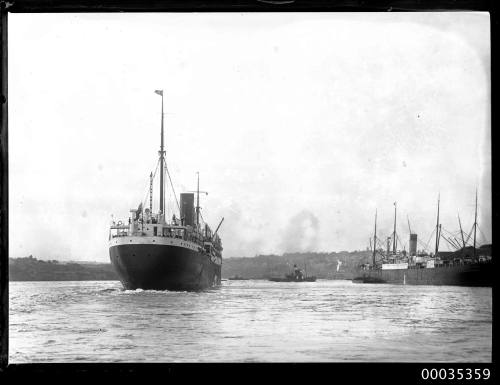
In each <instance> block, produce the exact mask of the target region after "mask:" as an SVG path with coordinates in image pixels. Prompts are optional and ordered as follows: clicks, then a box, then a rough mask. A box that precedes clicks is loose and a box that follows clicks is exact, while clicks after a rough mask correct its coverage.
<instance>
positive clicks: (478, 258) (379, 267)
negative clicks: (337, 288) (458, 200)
mask: <svg viewBox="0 0 500 385" xmlns="http://www.w3.org/2000/svg"><path fill="white" fill-rule="evenodd" d="M459 224H460V234H461V242H460V241H459V240H458V239H456V238H454V237H452V236H448V237H446V236H443V235H442V234H441V231H442V228H441V224H440V223H439V199H438V214H437V224H436V230H435V231H436V242H435V252H434V255H432V254H426V253H420V254H417V234H412V233H411V229H410V247H409V253H408V255H407V254H406V252H397V251H396V240H397V235H396V204H395V208H394V233H393V236H392V241H393V242H392V243H393V249H392V253H391V250H390V244H391V242H390V241H391V238H390V237H389V238H388V239H387V251H386V253H385V254H384V253H383V252H382V250H381V249H377V247H376V244H377V214H376V213H375V231H374V236H373V240H374V242H373V256H372V263H371V264H363V265H362V266H360V267H359V268H358V269H357V270H356V272H355V275H354V278H353V280H352V281H353V282H355V283H390V284H401V285H453V286H483V287H491V286H492V282H493V269H492V261H491V251H492V249H491V245H483V246H481V247H480V248H479V249H477V248H476V228H477V192H476V210H475V217H474V226H473V231H474V238H473V245H472V246H470V245H468V244H467V242H468V240H469V238H470V235H471V234H469V236H468V237H467V241H466V240H465V237H464V233H463V231H462V225H461V223H460V217H459ZM441 238H443V239H445V240H446V241H447V242H448V243H450V244H451V245H452V246H454V248H456V251H454V252H441V251H439V241H440V239H441ZM377 256H378V257H381V258H379V260H377Z"/></svg>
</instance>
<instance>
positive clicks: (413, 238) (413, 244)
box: [410, 234, 417, 256]
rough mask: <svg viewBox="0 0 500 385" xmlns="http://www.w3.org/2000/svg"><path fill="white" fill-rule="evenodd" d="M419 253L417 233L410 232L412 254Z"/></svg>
mask: <svg viewBox="0 0 500 385" xmlns="http://www.w3.org/2000/svg"><path fill="white" fill-rule="evenodd" d="M414 255H417V234H410V256H414Z"/></svg>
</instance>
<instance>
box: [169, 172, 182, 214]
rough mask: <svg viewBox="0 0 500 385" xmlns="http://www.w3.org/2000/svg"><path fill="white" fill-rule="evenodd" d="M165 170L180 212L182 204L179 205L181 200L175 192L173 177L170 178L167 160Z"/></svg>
mask: <svg viewBox="0 0 500 385" xmlns="http://www.w3.org/2000/svg"><path fill="white" fill-rule="evenodd" d="M165 170H166V171H167V175H168V180H169V181H170V186H171V187H172V191H173V193H174V197H175V202H176V203H177V208H178V209H179V213H180V212H181V206H180V205H179V200H178V199H177V194H176V193H175V189H174V184H173V183H172V178H170V172H169V171H168V167H167V162H165ZM179 215H180V214H179Z"/></svg>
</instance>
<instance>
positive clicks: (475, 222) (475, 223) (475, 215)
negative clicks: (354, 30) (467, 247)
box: [474, 188, 477, 259]
mask: <svg viewBox="0 0 500 385" xmlns="http://www.w3.org/2000/svg"><path fill="white" fill-rule="evenodd" d="M476 227H477V188H476V209H475V212H474V259H476Z"/></svg>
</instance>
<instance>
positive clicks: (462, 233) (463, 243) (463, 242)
mask: <svg viewBox="0 0 500 385" xmlns="http://www.w3.org/2000/svg"><path fill="white" fill-rule="evenodd" d="M457 215H458V225H459V226H460V235H461V236H462V245H463V248H464V249H465V239H464V232H463V231H462V222H460V214H457Z"/></svg>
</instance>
